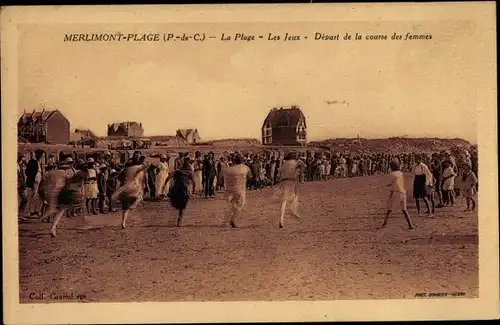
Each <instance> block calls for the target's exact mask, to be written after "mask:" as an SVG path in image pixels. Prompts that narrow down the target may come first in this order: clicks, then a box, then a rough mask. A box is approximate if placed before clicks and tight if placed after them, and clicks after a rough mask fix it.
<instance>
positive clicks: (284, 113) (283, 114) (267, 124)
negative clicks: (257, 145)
mask: <svg viewBox="0 0 500 325" xmlns="http://www.w3.org/2000/svg"><path fill="white" fill-rule="evenodd" d="M306 143H307V125H306V117H305V116H304V114H303V113H302V111H301V110H300V108H299V107H297V106H291V107H289V108H283V107H281V108H279V109H278V108H273V109H272V110H271V111H270V112H269V114H268V115H267V117H266V119H265V120H264V124H263V125H262V144H264V145H284V146H297V145H305V144H306Z"/></svg>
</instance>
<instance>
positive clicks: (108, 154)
mask: <svg viewBox="0 0 500 325" xmlns="http://www.w3.org/2000/svg"><path fill="white" fill-rule="evenodd" d="M104 155H105V156H112V155H113V154H112V153H111V151H108V152H106V153H105V154H104Z"/></svg>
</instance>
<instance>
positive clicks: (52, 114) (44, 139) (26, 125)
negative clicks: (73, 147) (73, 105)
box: [17, 109, 71, 144]
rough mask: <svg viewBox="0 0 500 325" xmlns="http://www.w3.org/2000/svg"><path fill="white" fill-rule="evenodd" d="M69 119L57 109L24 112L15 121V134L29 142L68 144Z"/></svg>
mask: <svg viewBox="0 0 500 325" xmlns="http://www.w3.org/2000/svg"><path fill="white" fill-rule="evenodd" d="M70 132H71V131H70V123H69V120H68V119H67V118H66V117H65V116H64V115H63V114H62V113H61V112H60V111H59V110H45V109H43V110H42V111H38V112H37V111H35V110H33V112H31V113H27V112H24V113H23V114H22V115H21V117H20V118H19V121H18V123H17V136H18V137H20V138H23V139H26V140H27V141H29V142H31V143H50V144H68V143H69V142H70Z"/></svg>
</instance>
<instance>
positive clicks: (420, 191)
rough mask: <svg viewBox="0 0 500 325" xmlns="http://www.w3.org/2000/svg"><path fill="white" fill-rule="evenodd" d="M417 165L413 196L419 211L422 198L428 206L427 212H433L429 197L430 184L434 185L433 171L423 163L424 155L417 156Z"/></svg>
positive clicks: (414, 175) (414, 169)
mask: <svg viewBox="0 0 500 325" xmlns="http://www.w3.org/2000/svg"><path fill="white" fill-rule="evenodd" d="M415 162H416V165H415V167H414V168H413V198H414V199H415V204H416V206H417V212H418V214H420V200H422V201H424V203H425V206H426V207H427V214H432V211H431V207H430V203H429V199H428V188H427V187H428V186H432V185H433V176H432V173H431V171H430V169H429V167H427V165H426V164H424V163H423V160H422V157H421V156H417V157H415Z"/></svg>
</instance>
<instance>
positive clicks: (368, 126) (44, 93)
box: [18, 22, 478, 142]
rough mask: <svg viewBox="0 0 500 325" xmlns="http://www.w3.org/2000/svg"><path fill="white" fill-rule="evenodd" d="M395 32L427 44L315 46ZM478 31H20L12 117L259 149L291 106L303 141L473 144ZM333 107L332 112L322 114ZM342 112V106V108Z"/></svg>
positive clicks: (315, 27)
mask: <svg viewBox="0 0 500 325" xmlns="http://www.w3.org/2000/svg"><path fill="white" fill-rule="evenodd" d="M116 31H121V32H124V33H125V32H126V33H128V32H131V33H133V32H138V33H140V32H159V33H164V32H174V33H180V34H181V35H182V32H185V33H187V34H189V33H195V32H200V31H201V32H205V33H207V34H210V35H214V36H217V39H215V40H209V41H205V42H203V43H196V42H193V41H191V42H187V43H182V42H180V41H177V42H174V43H164V42H161V43H157V44H133V43H118V44H117V43H108V44H106V43H85V42H78V43H68V42H66V43H65V42H63V39H64V34H65V33H72V32H74V33H79V32H88V33H92V32H116ZM240 31H241V32H244V33H247V34H254V35H263V36H264V39H266V38H267V34H268V32H271V33H273V34H277V35H284V33H285V32H288V33H290V34H300V35H303V36H308V37H309V39H308V40H303V41H300V42H284V41H275V42H273V41H265V40H257V41H254V42H244V41H241V42H222V41H220V35H221V33H225V34H226V35H234V34H235V33H237V32H240ZM346 31H347V32H351V33H353V34H355V32H357V31H358V32H360V33H361V34H367V33H377V34H381V33H385V34H388V35H389V37H390V36H391V35H392V32H393V31H399V32H400V33H401V34H403V37H404V35H405V34H406V32H412V33H421V34H427V33H432V35H433V39H432V40H430V41H429V40H427V41H423V40H412V41H391V40H388V41H367V40H362V41H314V40H312V38H313V37H314V33H315V32H325V33H329V34H332V35H335V34H337V33H339V34H340V36H341V38H342V36H343V35H344V33H345V32H346ZM473 32H474V29H473V28H472V27H470V25H467V23H461V24H458V23H447V24H444V23H440V24H432V23H429V22H427V23H413V24H409V23H399V22H398V23H380V24H378V25H377V24H375V23H372V24H367V23H349V24H346V23H345V22H344V23H342V24H340V23H314V24H312V23H309V24H306V23H294V24H290V23H287V24H283V23H281V24H269V23H266V24H260V25H259V24H242V23H234V24H228V23H220V24H216V23H210V24H183V25H181V24H175V25H174V24H172V25H168V24H162V25H101V26H96V25H95V24H93V25H72V26H69V25H61V26H57V25H52V26H46V25H44V26H43V27H42V26H25V27H23V28H20V39H19V43H18V46H19V47H18V48H19V66H18V74H19V79H18V82H19V108H18V109H19V112H20V113H22V111H23V110H24V109H25V110H26V111H32V110H33V109H34V108H37V109H40V108H41V107H42V106H45V107H47V108H48V109H51V108H57V109H59V110H60V111H61V112H62V113H63V114H65V115H66V117H67V118H68V119H69V120H70V123H71V128H72V129H74V128H90V129H91V130H92V131H94V132H95V133H96V134H98V135H105V133H106V126H107V124H109V123H113V122H120V121H129V120H130V121H138V122H142V123H143V126H144V128H145V135H146V136H148V135H149V136H150V135H173V134H174V133H175V130H176V129H178V128H197V129H198V130H199V132H200V135H201V137H202V139H204V140H211V139H221V138H250V137H251V138H257V139H260V129H261V126H262V122H263V120H264V118H265V117H266V115H267V113H268V112H269V110H270V109H271V108H272V107H273V106H278V107H279V106H288V105H299V106H300V107H301V108H302V110H303V112H304V114H305V115H306V118H307V124H308V139H309V140H321V139H326V138H336V137H356V136H357V134H358V133H359V135H360V136H361V137H365V138H379V137H390V136H409V137H426V136H428V137H446V138H454V137H459V138H464V139H466V140H469V141H472V142H476V140H477V137H476V136H477V126H476V120H477V117H476V115H477V112H476V109H477V108H476V101H477V93H476V89H477V87H478V86H477V85H475V84H474V80H478V79H477V78H476V79H474V78H473V77H474V73H478V72H477V71H475V70H474V69H473V64H474V34H473ZM328 101H330V102H335V101H337V102H339V103H337V104H328V103H327V102H328ZM344 101H345V103H348V105H347V104H344V103H342V102H344Z"/></svg>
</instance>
